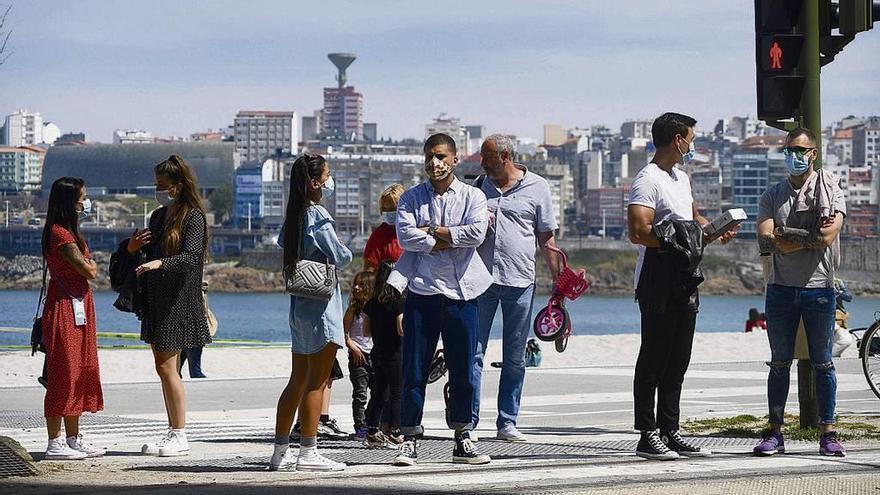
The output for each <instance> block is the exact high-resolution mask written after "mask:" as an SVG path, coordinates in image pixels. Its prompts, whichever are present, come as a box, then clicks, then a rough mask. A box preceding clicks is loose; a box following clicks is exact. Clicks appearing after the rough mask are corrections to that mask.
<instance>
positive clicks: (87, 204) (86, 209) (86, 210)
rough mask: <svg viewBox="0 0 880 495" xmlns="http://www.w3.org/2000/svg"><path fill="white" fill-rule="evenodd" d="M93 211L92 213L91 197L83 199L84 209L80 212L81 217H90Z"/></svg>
mask: <svg viewBox="0 0 880 495" xmlns="http://www.w3.org/2000/svg"><path fill="white" fill-rule="evenodd" d="M91 213H92V200H91V199H89V198H86V199H84V200H83V209H82V211H80V212H79V217H80V218H88V216H89V215H91Z"/></svg>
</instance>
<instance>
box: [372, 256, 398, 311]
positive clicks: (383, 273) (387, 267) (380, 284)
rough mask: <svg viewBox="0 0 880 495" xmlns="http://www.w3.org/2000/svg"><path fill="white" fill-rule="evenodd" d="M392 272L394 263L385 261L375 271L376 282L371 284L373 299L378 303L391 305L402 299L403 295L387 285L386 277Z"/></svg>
mask: <svg viewBox="0 0 880 495" xmlns="http://www.w3.org/2000/svg"><path fill="white" fill-rule="evenodd" d="M393 270H394V262H393V261H391V260H385V261H383V262H382V263H380V264H379V269H378V270H376V281H375V282H374V283H373V297H374V298H376V299H377V300H378V301H379V302H380V303H383V304H385V303H391V302H396V301H399V300H401V299H403V295H402V294H401V293H400V292H398V291H397V289H395V288H394V287H392V286H391V284H389V283H388V276H389V275H391V272H392V271H393Z"/></svg>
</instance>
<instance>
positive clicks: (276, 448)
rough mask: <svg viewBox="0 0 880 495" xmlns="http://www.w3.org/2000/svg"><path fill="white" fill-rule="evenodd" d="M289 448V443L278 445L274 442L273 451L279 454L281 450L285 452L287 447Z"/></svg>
mask: <svg viewBox="0 0 880 495" xmlns="http://www.w3.org/2000/svg"><path fill="white" fill-rule="evenodd" d="M289 448H290V446H289V445H278V444H277V443H276V444H275V453H276V454H280V453H282V452H286V451H287V449H289Z"/></svg>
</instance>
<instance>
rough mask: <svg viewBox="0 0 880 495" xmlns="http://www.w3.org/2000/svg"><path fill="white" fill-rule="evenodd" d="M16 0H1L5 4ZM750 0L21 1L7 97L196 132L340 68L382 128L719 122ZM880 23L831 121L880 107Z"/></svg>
mask: <svg viewBox="0 0 880 495" xmlns="http://www.w3.org/2000/svg"><path fill="white" fill-rule="evenodd" d="M9 1H10V0H0V6H2V5H6V4H8V3H9ZM752 6H753V2H751V1H749V0H676V1H674V2H673V1H656V0H655V1H644V0H639V1H636V0H617V1H597V0H541V1H540V2H538V1H519V0H507V1H495V0H469V1H430V2H428V1H422V0H411V1H393V0H370V1H363V0H361V1H347V2H343V1H333V0H326V1H323V2H312V1H301V0H288V1H280V0H279V1H259V0H252V1H248V2H240V1H227V0H216V1H208V0H201V1H188V0H150V1H147V2H143V1H142V2H127V1H122V2H120V1H109V0H108V1H98V0H75V1H73V0H70V1H64V2H60V1H48V0H13V9H12V12H11V14H10V19H9V21H8V22H9V23H10V24H11V27H12V28H13V29H14V33H13V36H12V40H11V41H10V49H11V50H12V51H13V53H12V56H11V57H10V58H9V59H8V61H7V62H6V64H4V65H3V66H2V67H0V113H10V112H12V111H14V110H16V109H18V108H27V109H29V110H32V111H40V112H41V113H42V114H43V116H44V118H46V119H48V120H52V121H54V122H57V123H58V125H59V126H60V127H61V128H62V130H63V131H85V132H86V133H87V134H88V137H89V139H90V140H94V141H105V142H106V141H109V140H110V138H111V133H112V131H113V129H116V128H141V129H147V130H150V131H152V132H153V133H154V134H156V135H159V136H165V135H182V136H186V135H189V134H190V133H191V132H195V131H199V130H205V129H207V128H214V129H216V128H218V127H222V126H225V125H228V124H230V123H231V122H232V119H233V117H234V115H235V112H236V111H237V110H239V109H275V110H288V109H292V110H296V111H297V112H299V114H300V115H303V114H306V115H310V114H311V112H312V111H313V110H314V109H317V108H320V106H321V105H322V91H321V88H323V87H324V86H331V85H333V84H334V82H333V76H334V74H335V69H334V67H333V66H332V64H331V63H330V62H329V61H328V60H327V58H326V54H327V53H328V52H332V51H351V52H355V53H357V55H358V60H356V61H355V62H354V64H353V65H352V66H351V68H350V69H349V71H348V78H349V83H350V84H353V85H355V86H356V87H357V88H358V90H359V91H361V92H362V93H364V96H365V101H366V104H365V112H366V120H367V121H369V122H378V123H379V134H380V135H383V136H393V137H398V138H399V137H418V138H421V137H423V136H422V134H423V132H424V124H425V123H426V122H428V121H429V120H430V119H431V118H432V117H433V116H436V115H437V114H438V113H440V112H446V113H448V114H450V115H455V116H459V117H461V119H462V121H463V122H464V123H467V124H483V125H485V126H486V127H487V129H488V130H489V131H490V132H496V131H498V132H510V133H514V134H517V135H519V136H523V137H534V138H540V137H541V135H542V125H543V124H544V123H557V124H561V125H564V126H568V127H573V126H588V125H592V124H598V123H605V124H607V125H609V126H611V127H616V126H618V125H619V124H620V123H621V122H622V121H624V120H627V119H632V118H651V117H653V116H656V115H657V114H659V113H661V112H662V111H665V110H676V111H680V112H684V113H689V114H692V115H694V116H695V117H696V118H697V119H698V120H700V126H701V127H702V128H708V129H711V127H712V126H713V125H714V122H715V121H716V120H717V119H719V118H723V117H725V116H730V115H737V114H739V115H744V114H751V115H754V113H755V83H754V19H753V13H752V10H753V7H752ZM877 53H880V29H877V30H874V31H870V32H867V33H862V34H860V35H859V36H858V37H857V39H856V40H855V42H853V43H852V44H851V45H850V46H849V47H847V48H846V50H845V51H844V52H843V53H842V54H840V55H838V58H837V60H836V61H835V62H834V63H832V64H831V65H829V66H826V67H825V69H824V70H823V77H822V84H823V88H822V89H823V120H825V121H826V122H828V121H830V120H832V119H836V118H839V117H842V116H845V115H849V114H856V115H869V114H880V96H878V92H877V89H878V87H880V64H878V63H877V60H878V57H877Z"/></svg>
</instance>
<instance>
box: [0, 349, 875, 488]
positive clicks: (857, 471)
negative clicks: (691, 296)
mask: <svg viewBox="0 0 880 495" xmlns="http://www.w3.org/2000/svg"><path fill="white" fill-rule="evenodd" d="M838 369H839V388H840V391H841V392H840V402H839V408H840V410H841V411H840V412H841V413H858V414H874V411H876V410H877V405H878V402H877V399H876V397H874V396H873V394H871V392H870V391H868V390H867V385H866V384H865V381H864V378H863V377H862V376H861V374H860V370H859V369H858V363H857V362H855V361H852V360H844V361H842V362H840V363H839V364H838ZM765 377H766V368H765V367H764V366H763V364H762V363H724V364H715V365H698V366H694V367H693V371H692V372H691V373H690V374H689V378H688V379H687V381H686V383H685V393H684V397H683V401H682V405H683V413H684V415H685V416H687V417H691V418H693V417H706V416H720V415H732V414H740V413H750V414H755V415H762V414H764V410H765V409H766V405H765V404H764V401H765V399H764V397H765V393H766V392H765V390H766V389H765V386H766V385H765V382H764V380H766V378H765ZM497 379H498V375H497V372H489V373H487V374H486V378H485V380H486V381H485V387H484V394H485V397H493V396H494V394H495V390H496V388H497ZM631 381H632V370H631V369H629V368H625V367H592V368H568V369H555V370H554V369H539V370H530V371H529V378H528V380H527V384H526V391H525V396H524V399H523V411H522V412H523V414H522V415H521V419H520V424H521V426H522V430H523V431H524V432H525V433H526V434H527V435H529V437H530V440H531V441H530V442H529V443H526V444H508V443H503V442H498V441H494V440H490V438H491V437H492V436H493V434H494V431H493V430H492V429H491V427H492V425H493V423H494V421H493V419H494V414H495V410H494V407H493V406H494V404H493V402H494V401H491V400H485V399H484V404H485V406H484V416H483V418H482V422H481V424H480V429H479V433H480V437H481V440H480V442H479V443H478V446H479V448H480V449H481V450H483V451H485V452H486V453H489V454H490V455H492V457H493V462H492V463H491V464H489V465H487V466H475V467H472V466H459V465H453V464H452V463H451V462H450V459H451V452H452V442H451V439H450V434H449V432H448V431H447V430H446V429H445V426H444V421H443V419H442V418H443V402H442V400H441V399H440V398H439V395H440V394H439V389H440V388H439V387H440V386H441V384H435V385H432V387H431V388H430V389H429V399H430V400H429V401H428V404H427V407H426V420H425V424H426V426H427V427H428V434H429V435H430V437H429V438H428V439H426V440H425V441H424V442H423V445H422V448H421V449H420V452H419V453H420V463H419V465H418V466H415V467H413V468H398V467H393V466H391V465H390V464H389V462H390V460H391V458H392V457H393V454H394V452H393V451H376V450H367V449H365V448H363V447H362V446H360V445H359V444H357V443H355V442H354V441H336V442H320V448H321V449H322V452H324V453H325V454H326V455H328V456H329V457H332V458H334V459H337V460H340V461H345V462H347V463H348V464H349V468H348V469H347V470H346V471H345V472H343V473H334V474H304V473H296V472H275V473H273V472H269V471H267V470H266V462H267V460H268V456H269V454H270V453H271V429H272V421H273V417H274V408H273V407H271V405H272V404H273V403H274V401H275V400H277V393H278V392H279V391H280V389H281V387H283V380H277V379H269V380H247V381H222V382H220V381H215V382H211V381H206V382H191V383H188V384H187V390H188V394H189V400H190V406H191V407H190V409H191V411H192V412H191V413H190V415H189V417H190V422H189V425H188V427H187V430H188V434H189V437H190V439H191V447H192V453H191V455H189V456H187V457H181V458H155V457H145V456H141V455H140V454H138V453H137V452H139V448H140V445H141V443H143V442H145V441H147V440H149V439H152V438H154V437H156V436H158V435H159V434H161V433H162V432H163V431H164V429H165V420H164V413H163V412H162V411H163V409H162V403H161V394H159V391H158V384H155V383H151V384H130V385H119V386H113V387H109V388H108V390H107V391H106V392H107V404H108V412H107V413H102V414H99V415H88V416H84V418H83V424H84V426H83V431H84V432H85V433H86V434H88V435H90V436H91V439H92V440H94V441H95V442H96V443H97V444H99V445H102V446H106V447H108V448H109V449H110V452H109V453H108V455H107V456H106V457H103V458H99V459H91V460H87V461H82V462H67V463H59V462H38V463H37V465H38V466H40V467H41V468H42V469H43V470H45V471H46V472H47V474H45V475H42V476H39V477H20V478H5V479H2V478H0V491H2V493H3V494H4V495H6V494H7V493H41V494H43V493H59V494H61V493H64V494H75V493H83V494H85V493H89V494H92V493H118V492H120V491H124V493H125V494H126V495H131V494H136V493H157V492H158V491H159V490H167V487H168V485H172V484H173V485H176V488H175V489H176V490H177V491H178V492H179V493H232V494H250V493H254V494H256V493H282V492H284V493H290V492H291V491H292V490H295V491H296V493H298V494H300V493H303V494H308V493H334V494H342V495H346V494H348V493H352V494H354V493H392V492H394V493H529V494H532V493H594V492H595V493H608V494H611V493H661V492H662V493H669V494H673V493H700V494H701V495H702V494H711V493H719V494H720V493H750V494H751V493H755V492H757V491H760V492H764V493H774V494H777V493H798V494H801V493H867V492H870V490H872V489H873V488H874V487H878V488H880V470H878V468H880V462H878V461H877V459H878V458H880V456H878V454H880V443H870V442H866V443H850V444H848V448H849V455H848V456H847V457H846V458H843V459H840V458H823V457H820V456H818V454H817V451H818V446H817V445H816V444H815V443H813V442H807V443H804V442H790V443H788V445H787V447H788V450H789V453H788V454H787V455H785V456H777V457H774V458H755V457H752V456H751V455H749V453H750V451H751V447H752V446H753V445H754V443H755V440H754V439H729V438H710V437H700V438H696V439H695V442H697V443H701V444H703V445H706V446H708V447H709V448H711V449H712V450H713V451H715V452H716V454H717V455H716V456H714V457H712V458H709V459H693V460H688V459H684V460H678V461H673V462H652V461H645V460H643V459H639V458H637V457H635V456H634V455H633V453H632V451H633V449H634V448H635V444H636V440H637V436H636V434H635V433H634V432H633V431H632V430H631V426H630V425H631V422H632V412H631V393H630V390H631ZM795 390H796V387H795V386H793V387H792V391H793V392H794V391H795ZM41 396H42V391H41V390H40V389H37V388H33V389H30V388H28V389H12V390H8V389H7V390H4V391H3V397H4V400H3V403H2V406H0V407H2V408H3V410H2V411H0V435H6V436H11V437H13V438H15V439H16V440H17V441H18V442H20V443H21V444H22V445H24V446H25V447H26V448H27V449H28V450H29V451H31V452H32V453H33V455H34V457H36V458H39V456H40V453H41V451H42V449H43V448H44V447H45V432H44V431H45V430H44V426H43V419H42V418H41V417H40V416H41V415H40V412H39V410H38V409H37V407H39V405H40V398H41ZM348 397H350V385H349V384H348V383H347V382H346V381H345V380H343V381H340V382H337V385H336V387H335V389H334V395H333V405H332V406H331V412H332V413H333V416H335V417H337V419H338V420H339V422H340V424H341V425H343V426H345V425H348V424H349V423H350V414H351V413H350V406H349V402H348ZM35 405H36V407H35ZM789 405H790V410H791V412H796V407H797V400H796V396H795V395H794V394H792V397H791V399H790V401H789ZM266 406H269V407H266ZM782 474H784V477H781V475H782ZM661 485H662V486H661ZM667 485H668V486H667ZM695 490H696V491H695ZM747 490H748V491H747ZM768 490H769V491H768Z"/></svg>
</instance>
